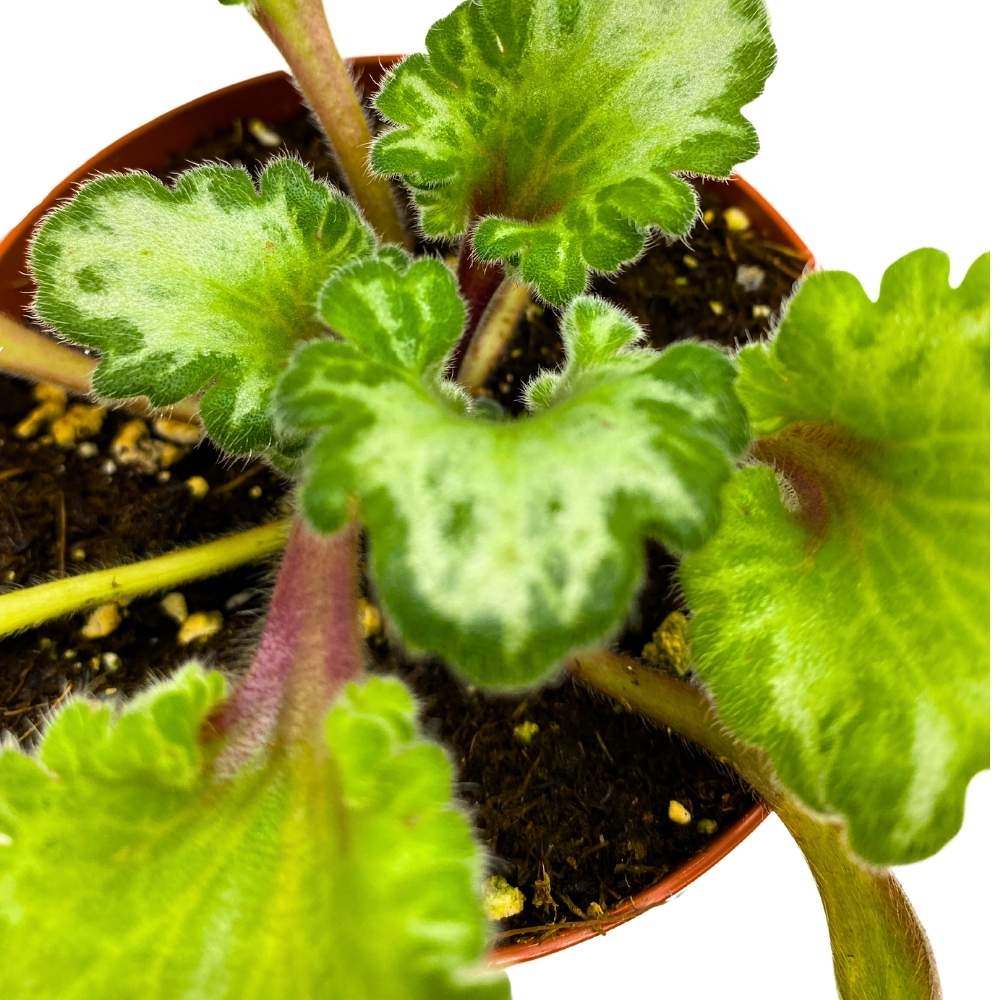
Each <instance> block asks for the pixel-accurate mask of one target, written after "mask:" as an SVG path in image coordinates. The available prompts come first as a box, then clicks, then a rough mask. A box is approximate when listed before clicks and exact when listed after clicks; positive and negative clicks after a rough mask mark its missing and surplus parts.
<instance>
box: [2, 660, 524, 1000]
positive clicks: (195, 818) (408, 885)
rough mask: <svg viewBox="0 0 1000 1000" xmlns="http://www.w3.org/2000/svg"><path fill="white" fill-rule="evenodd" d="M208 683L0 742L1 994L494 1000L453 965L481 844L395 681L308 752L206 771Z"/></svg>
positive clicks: (474, 927)
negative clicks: (18, 745) (22, 745)
mask: <svg viewBox="0 0 1000 1000" xmlns="http://www.w3.org/2000/svg"><path fill="white" fill-rule="evenodd" d="M224 694H225V684H224V681H223V680H222V678H221V675H219V674H215V673H206V672H204V671H203V670H202V669H201V668H200V667H197V666H196V665H189V666H188V667H186V668H184V669H182V670H181V671H180V672H179V673H178V674H177V675H176V676H175V677H174V679H172V680H171V681H169V682H167V683H166V684H164V685H161V686H159V687H157V688H154V689H153V690H152V691H150V692H149V693H147V694H146V695H145V696H143V697H141V698H139V699H137V700H135V701H133V702H132V703H130V704H128V705H126V706H125V708H124V710H122V711H121V712H118V711H115V710H113V709H112V708H111V707H110V706H108V705H98V704H95V703H93V702H89V701H86V700H83V699H80V700H76V701H73V702H71V703H70V704H68V705H67V706H66V707H65V708H63V709H62V710H61V711H60V712H59V714H58V715H57V716H56V718H55V719H54V720H53V721H52V723H51V724H50V725H49V727H48V730H47V731H46V733H45V735H44V737H43V739H42V743H41V745H40V747H39V750H38V753H37V757H36V758H29V757H27V756H25V755H24V754H22V753H20V752H18V751H15V750H9V749H8V750H6V751H4V752H3V753H2V754H0V942H2V951H3V956H4V971H3V983H4V996H5V997H8V998H10V1000H27V998H35V997H59V998H60V1000H72V998H75V997H81V998H91V997H101V998H102V1000H118V998H120V1000H125V998H133V997H156V998H158V1000H171V998H178V1000H179V998H182V997H183V998H186V1000H197V998H205V1000H228V998H232V1000H254V998H260V1000H275V998H289V1000H291V998H295V1000H309V998H320V997H338V998H343V1000H369V998H375V997H377V998H378V1000H394V998H396V1000H421V998H423V1000H444V998H453V1000H458V998H473V997H476V998H482V1000H486V998H489V1000H500V998H505V997H508V996H509V990H508V987H507V984H506V981H505V980H503V979H501V978H498V977H495V976H490V977H483V976H480V975H478V974H473V973H472V972H470V970H471V969H472V968H473V965H474V963H475V962H476V961H477V960H478V958H479V956H480V954H481V952H482V949H483V946H484V944H485V926H484V918H483V916H482V913H481V910H480V903H479V901H478V899H477V894H476V887H477V886H478V884H479V878H480V859H479V854H478V852H477V850H476V848H475V844H474V841H473V838H472V834H471V831H470V824H469V822H468V820H467V818H466V817H465V816H464V815H463V814H462V813H461V812H460V811H458V810H457V809H456V808H455V807H454V806H453V805H452V804H451V766H450V763H449V761H448V758H447V756H446V754H445V753H444V751H443V750H442V749H441V748H440V747H438V746H436V745H435V744H432V743H429V742H426V741H424V740H422V739H420V738H419V736H418V734H417V730H416V721H415V708H414V703H413V699H412V698H411V696H410V694H409V693H408V691H407V690H406V688H405V687H404V686H403V685H402V684H401V683H399V682H398V681H394V680H377V679H372V680H369V681H368V682H367V683H365V684H363V685H351V686H349V687H348V688H347V689H346V690H345V692H344V693H343V694H342V696H341V698H340V700H339V701H338V703H337V704H336V705H335V706H334V707H333V708H332V709H331V711H330V713H329V715H328V716H327V719H326V728H325V740H324V741H323V751H322V752H320V753H317V748H315V747H313V746H291V747H289V746H285V747H283V748H282V747H278V748H277V749H272V750H271V751H270V752H269V753H268V754H267V755H266V756H264V757H263V758H262V759H261V760H259V761H256V762H255V763H254V764H252V765H248V766H246V767H245V768H243V769H241V770H240V771H238V772H237V773H235V774H232V775H229V776H226V777H220V776H218V775H216V774H215V772H214V769H213V766H212V760H211V757H212V754H211V751H210V750H206V749H205V748H204V746H203V744H202V742H201V736H200V733H201V730H202V727H203V724H204V722H205V720H206V718H207V716H208V715H209V713H210V711H211V709H212V708H213V707H215V706H217V705H219V703H220V702H221V700H222V698H223V697H224Z"/></svg>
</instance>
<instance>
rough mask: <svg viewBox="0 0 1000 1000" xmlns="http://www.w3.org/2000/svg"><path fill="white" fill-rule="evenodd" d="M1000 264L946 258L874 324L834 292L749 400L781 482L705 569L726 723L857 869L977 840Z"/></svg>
mask: <svg viewBox="0 0 1000 1000" xmlns="http://www.w3.org/2000/svg"><path fill="white" fill-rule="evenodd" d="M988 309H989V263H988V259H987V258H986V257H984V258H982V259H980V260H979V261H978V262H977V263H976V264H975V265H974V266H973V268H972V269H971V270H970V272H969V274H968V276H967V277H966V279H965V281H964V282H963V283H962V285H961V286H960V287H959V288H957V289H954V290H953V289H951V288H950V287H949V284H948V258H947V257H946V256H945V255H944V254H942V253H940V252H938V251H933V250H921V251H917V252H916V253H913V254H910V255H909V256H907V257H904V258H903V259H902V260H900V261H898V262H897V263H896V264H894V265H893V266H892V267H891V268H889V270H888V271H887V272H886V274H885V277H884V279H883V282H882V289H881V293H880V296H879V299H878V301H877V302H876V303H874V304H873V303H872V302H871V301H869V299H868V298H867V296H866V295H865V293H864V291H863V289H862V288H861V285H860V284H859V283H858V282H857V281H856V280H855V279H854V278H853V277H851V275H849V274H844V273H838V272H829V273H822V274H817V275H814V276H812V277H810V278H809V279H807V281H806V282H805V284H804V285H803V287H802V289H801V291H800V292H799V293H798V295H797V296H796V298H795V299H794V300H793V301H792V302H791V304H790V306H789V308H788V311H787V313H786V314H785V316H784V318H783V320H782V322H781V324H780V325H779V328H778V331H777V333H776V335H775V337H774V339H773V340H772V341H771V342H770V343H768V344H765V345H758V346H754V347H750V348H748V349H746V350H744V351H743V352H742V354H741V355H740V359H739V370H740V374H739V378H738V381H737V390H738V392H739V395H740V397H741V398H742V399H743V401H744V403H745V404H746V406H747V408H748V410H749V413H750V417H751V421H752V426H753V429H754V431H755V432H756V433H757V434H758V435H760V437H759V439H758V441H757V443H756V444H755V445H754V453H755V454H756V455H757V456H758V457H759V458H760V459H761V460H762V461H763V462H766V463H770V465H772V466H774V467H776V468H778V469H779V470H781V473H782V477H781V480H780V481H779V479H778V478H777V477H776V475H775V472H774V471H773V470H772V468H771V467H769V466H768V465H758V466H753V467H750V468H747V469H745V470H744V471H742V472H741V473H739V474H738V475H737V476H736V477H735V478H734V480H733V481H732V482H731V483H730V484H729V486H728V487H727V492H726V502H725V513H724V516H723V522H722V527H721V528H720V530H719V532H718V534H716V535H715V537H714V538H713V539H712V540H711V541H710V542H709V544H708V545H706V546H705V547H704V548H703V549H702V550H701V551H700V552H698V553H695V554H694V555H692V556H690V557H689V558H688V559H687V560H685V562H684V564H683V566H682V580H683V584H684V590H685V593H686V595H687V598H688V601H689V603H690V605H691V607H692V609H693V611H694V620H693V651H694V657H695V662H696V663H697V668H698V671H699V673H700V675H701V676H702V677H703V678H704V680H705V682H706V683H707V685H708V687H709V688H710V690H711V692H712V694H713V695H714V697H715V699H716V701H717V703H718V707H719V711H720V714H721V716H722V719H723V720H724V722H725V723H726V724H727V725H728V726H730V727H731V728H732V730H733V731H734V732H735V733H736V735H738V736H740V737H742V738H744V739H746V740H747V741H748V742H750V743H753V744H756V745H759V746H762V747H764V748H765V749H766V750H767V751H768V753H769V754H770V755H771V756H772V758H773V760H774V763H775V766H776V767H777V770H778V774H779V776H780V777H781V779H782V780H783V781H784V782H785V783H786V784H787V785H788V786H789V788H791V789H792V791H794V792H795V793H796V794H797V795H799V796H800V797H801V798H802V800H803V801H804V802H805V803H806V804H807V805H808V806H810V807H812V808H813V809H816V810H817V811H819V812H821V813H824V814H832V815H836V816H839V817H843V818H844V819H845V820H846V823H847V832H848V836H849V839H850V843H851V845H852V846H853V848H854V849H855V850H856V851H857V853H858V854H860V855H861V856H862V857H864V858H865V859H867V860H869V861H872V862H876V863H880V864H891V863H900V862H906V861H913V860H916V859H919V858H922V857H925V856H927V855H928V854H931V853H933V852H934V851H936V850H937V849H938V848H940V847H941V845H942V844H944V843H945V841H947V840H948V838H949V837H951V836H952V835H953V834H954V833H955V832H956V831H957V830H958V828H959V825H960V824H961V818H962V808H963V802H964V797H965V786H966V784H967V783H968V781H969V779H970V778H971V777H972V775H973V774H975V773H976V771H978V770H980V769H981V768H984V767H986V766H987V756H988V725H989V718H988V712H989V707H988V706H989V694H988V676H987V674H988V667H987V655H988V648H987V647H988V628H989V626H988V620H989V562H988V560H989V555H988V550H989V544H988V543H989V527H988V524H989V425H988V414H989V398H988V391H989V386H988V363H989V317H988Z"/></svg>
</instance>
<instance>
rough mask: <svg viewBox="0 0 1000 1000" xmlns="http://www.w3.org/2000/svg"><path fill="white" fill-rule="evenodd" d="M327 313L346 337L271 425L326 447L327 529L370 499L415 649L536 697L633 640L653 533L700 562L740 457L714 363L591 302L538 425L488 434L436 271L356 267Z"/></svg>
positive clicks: (380, 577)
mask: <svg viewBox="0 0 1000 1000" xmlns="http://www.w3.org/2000/svg"><path fill="white" fill-rule="evenodd" d="M321 309H322V312H323V315H324V318H325V319H326V321H327V323H328V324H329V325H330V327H331V328H332V329H333V330H335V331H336V332H337V333H338V334H340V335H341V337H343V338H344V340H343V341H336V342H335V341H320V342H316V343H313V344H310V345H306V346H305V347H304V348H303V349H301V350H300V351H298V352H297V353H296V355H295V357H294V358H293V360H292V363H291V365H290V367H289V370H288V372H287V373H286V374H285V375H284V376H283V378H282V380H281V382H280V383H279V387H278V392H277V394H276V397H275V398H276V406H277V413H278V417H279V420H280V421H281V423H282V426H283V427H286V428H287V429H288V430H289V431H290V432H293V433H296V434H304V435H309V436H311V437H312V439H313V443H312V446H311V449H310V450H309V452H308V454H307V456H306V458H305V463H304V487H303V493H302V501H303V507H304V510H305V513H306V515H307V516H308V518H309V519H310V520H311V522H312V523H313V525H314V526H315V527H317V528H318V529H319V530H321V531H324V532H332V531H336V530H337V529H338V528H339V527H340V526H341V525H342V524H343V523H344V521H345V519H346V518H347V517H348V516H349V513H350V512H352V511H354V510H355V506H354V505H355V503H357V505H358V507H357V510H358V513H359V516H360V518H361V520H362V522H363V523H364V525H365V527H366V529H367V532H368V537H369V540H370V545H371V550H370V555H371V561H370V566H371V569H372V573H373V577H374V582H375V585H376V587H377V590H378V594H379V599H380V601H381V603H382V605H383V607H384V608H385V609H386V611H387V612H388V614H389V616H390V618H391V619H392V621H393V622H394V623H395V625H396V627H397V628H398V629H399V631H400V632H401V634H402V637H403V638H404V640H405V641H406V642H407V643H408V644H409V645H410V646H412V647H414V648H415V649H417V650H426V651H430V652H434V653H437V654H440V655H441V656H442V657H444V659H445V660H446V661H447V662H448V663H449V664H450V665H451V666H453V667H454V668H455V669H456V670H458V671H460V672H461V673H463V674H465V675H466V676H467V677H469V678H471V679H473V680H475V681H476V682H479V683H482V684H486V685H493V686H500V687H519V686H523V685H525V684H528V683H532V682H535V681H537V680H538V679H539V678H541V677H543V676H545V675H546V674H548V673H550V672H551V671H553V670H555V669H557V668H558V666H559V665H560V664H561V663H562V662H563V660H564V659H565V657H566V655H567V654H569V653H570V652H571V651H572V650H573V649H577V648H581V647H584V646H587V645H590V644H593V643H597V642H599V641H601V640H603V639H604V638H606V637H607V636H608V635H609V634H610V633H611V632H612V631H613V630H614V629H615V628H616V627H617V626H618V625H620V623H621V621H622V620H623V618H624V617H625V615H626V614H627V611H628V607H629V603H630V601H631V600H632V597H633V596H634V594H635V592H636V589H637V587H638V586H639V583H640V581H641V578H642V570H643V564H644V560H643V554H644V547H643V542H644V540H645V539H646V538H656V539H659V540H660V541H662V542H664V543H665V544H666V545H668V546H670V547H671V548H673V549H675V550H687V549H690V548H693V547H695V546H697V545H699V544H700V543H701V542H703V541H704V540H705V539H706V538H707V537H708V536H709V534H710V533H711V531H712V530H713V529H714V527H715V524H716V520H717V516H718V504H719V492H720V489H721V486H722V484H723V483H724V482H725V481H726V479H727V478H728V477H729V475H730V473H731V470H732V466H733V462H734V460H735V458H736V457H737V456H738V455H739V454H740V452H741V451H742V449H743V448H744V446H745V444H746V420H745V415H744V413H743V410H742V408H741V407H740V406H739V404H738V402H737V400H736V397H735V394H734V392H733V388H732V379H733V366H732V363H731V361H730V360H729V358H728V357H727V356H726V355H724V354H723V353H722V352H721V351H719V350H716V349H714V348H712V347H708V346H705V345H699V344H693V343H683V344H678V345H676V346H674V347H671V348H669V349H668V350H666V351H664V352H662V353H660V352H656V351H652V350H648V349H645V348H642V347H641V346H639V341H640V340H641V338H642V332H641V330H640V329H639V327H638V326H637V325H636V324H635V322H634V321H632V320H631V319H630V318H629V317H627V316H626V315H624V314H623V313H621V312H620V311H619V310H617V309H615V308H614V307H613V306H611V305H610V304H608V303H606V302H603V301H601V300H599V299H595V298H581V299H578V300H576V301H575V302H574V303H572V304H571V306H570V307H569V309H568V310H567V311H566V313H565V315H564V320H563V327H562V337H563V341H564V344H565V348H566V354H567V361H566V364H565V366H564V367H563V369H562V370H561V371H559V372H548V373H545V374H542V375H540V376H539V377H538V378H537V379H536V380H535V381H534V382H533V383H532V384H531V385H529V386H528V387H527V388H526V395H527V401H528V403H529V408H530V410H531V413H530V415H529V416H527V417H524V418H521V419H516V420H513V419H503V418H501V419H490V418H489V417H488V416H486V415H484V414H483V412H482V411H481V410H477V409H475V408H474V407H473V406H472V405H471V403H470V401H469V399H468V398H467V397H466V396H465V395H464V394H463V393H462V392H461V391H460V390H458V388H457V387H456V386H455V385H454V383H450V382H447V381H444V380H442V376H441V372H442V369H443V366H444V364H445V362H446V361H447V358H448V356H449V354H450V350H451V346H452V344H454V342H455V339H456V337H457V336H458V335H459V334H460V333H461V330H462V323H463V318H464V309H463V307H462V303H461V300H460V298H459V296H458V291H457V288H456V285H455V278H454V276H453V275H452V273H451V272H450V271H449V270H448V269H447V268H446V267H444V265H443V264H441V263H440V262H438V261H434V260H430V259H424V260H420V261H417V262H415V263H408V262H406V260H405V258H403V257H399V258H398V259H396V260H388V259H386V260H381V261H368V262H360V263H358V264H356V265H350V266H348V267H347V268H344V269H343V270H341V271H340V272H338V273H337V275H335V276H334V277H333V279H331V282H330V284H329V285H328V286H327V288H326V290H325V291H324V293H323V298H322V305H321Z"/></svg>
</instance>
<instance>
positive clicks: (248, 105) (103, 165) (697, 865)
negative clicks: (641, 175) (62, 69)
mask: <svg viewBox="0 0 1000 1000" xmlns="http://www.w3.org/2000/svg"><path fill="white" fill-rule="evenodd" d="M398 58H399V57H398V56H383V57H377V56H372V57H369V58H365V59H358V60H355V61H354V68H355V71H356V72H357V74H358V79H359V81H360V84H361V86H362V87H363V88H364V90H365V92H366V93H369V94H370V93H371V92H372V91H373V90H374V89H375V87H376V85H377V83H378V81H379V79H380V78H381V76H382V73H383V70H384V68H385V67H387V66H391V65H392V64H393V63H394V62H396V61H397V59H398ZM300 109H301V103H300V100H299V95H298V92H297V91H296V90H295V87H294V86H293V85H292V82H291V80H290V79H289V77H288V76H287V75H286V74H285V73H270V74H268V75H266V76H259V77H255V78H254V79H252V80H246V81H244V82H243V83H237V84H234V85H233V86H231V87H226V88H224V89H223V90H217V91H215V93H212V94H207V95H206V96H204V97H201V98H199V99H198V100H195V101H192V102H190V103H189V104H185V105H182V106H181V107H179V108H175V109H174V110H173V111H168V112H167V113H166V114H165V115H161V116H160V117H159V118H156V119H154V120H153V121H151V122H149V123H147V124H146V125H143V126H142V127H141V128H138V129H136V130H135V131H134V132H130V133H129V134H128V135H126V136H124V137H123V138H121V139H119V140H118V141H117V142H115V143H112V144H111V145H110V146H108V147H107V148H106V149H104V150H102V151H101V152H100V153H98V154H97V155H96V156H94V157H92V158H91V159H89V160H88V161H87V162H86V163H84V164H83V166H81V167H80V168H79V169H77V170H75V171H74V172H73V173H72V174H70V176H69V177H67V178H66V179H65V180H63V181H61V182H60V183H59V184H58V185H57V186H56V187H55V188H54V189H53V190H52V192H51V193H50V194H49V195H48V197H47V198H46V199H45V200H44V201H43V202H42V203H41V204H40V205H38V206H37V207H36V208H34V209H32V210H31V211H30V212H29V213H28V214H27V215H26V216H25V218H24V219H23V220H22V221H21V222H20V224H19V225H17V226H15V227H14V229H13V230H12V231H11V232H10V233H9V234H8V235H7V237H6V238H5V239H4V241H3V243H0V311H3V312H6V313H9V314H11V315H13V316H19V315H22V314H26V312H27V309H28V307H29V305H30V302H31V296H32V287H31V282H30V280H29V278H28V277H27V276H26V274H27V264H26V251H27V246H28V240H29V239H30V236H31V233H32V231H33V229H34V227H35V225H36V223H37V222H38V221H39V219H41V217H42V216H43V215H44V214H45V213H46V212H47V211H48V210H49V209H50V208H52V206H53V205H55V204H56V202H58V201H59V200H60V199H62V198H65V197H66V196H67V195H69V194H70V193H71V192H72V191H73V189H74V187H75V185H77V184H78V183H79V182H80V181H83V180H85V179H86V178H88V177H90V176H92V175H94V174H97V173H103V172H106V171H109V170H127V169H143V170H151V171H158V170H163V169H164V168H165V167H166V166H167V165H168V164H169V163H170V162H171V161H172V160H174V158H175V157H176V156H177V155H178V154H183V153H184V152H185V151H186V150H187V149H190V148H191V146H193V145H194V144H195V143H196V142H197V141H198V140H199V139H201V138H202V137H204V136H205V135H206V134H208V133H211V132H213V131H216V130H219V129H224V128H226V127H227V126H228V125H229V124H230V123H231V122H233V120H234V119H236V118H249V117H259V118H263V119H264V120H266V121H273V122H282V121H287V120H289V119H291V118H293V117H295V116H296V115H297V114H298V113H299V111H300ZM710 183H711V184H712V186H713V187H716V188H717V189H718V191H719V193H720V195H721V196H722V198H723V200H724V201H725V202H728V203H729V204H730V205H732V206H737V207H739V208H741V209H743V211H744V212H746V214H747V216H748V217H749V218H750V220H751V221H752V222H753V224H754V226H755V227H756V228H757V230H758V231H759V232H761V233H763V234H764V235H765V236H767V237H770V238H772V239H774V240H776V241H778V242H780V243H784V244H785V245H786V246H790V247H792V248H794V249H796V250H798V251H799V252H801V253H802V254H803V255H804V256H805V257H810V258H811V255H810V253H809V250H808V248H807V247H806V245H805V244H804V243H803V242H802V240H801V239H799V237H798V236H797V235H796V233H795V232H794V230H792V228H791V227H790V226H789V225H788V223H787V222H785V220H784V219H783V218H782V217H781V216H780V215H779V214H778V213H777V212H776V211H775V210H774V209H773V208H772V207H771V205H770V204H768V202H767V201H765V200H764V198H762V197H761V196H760V195H759V194H758V193H757V192H756V191H755V190H754V189H753V188H752V187H751V186H750V185H749V184H747V183H746V181H744V180H741V179H740V178H738V177H737V178H734V179H733V180H732V181H730V182H728V183H725V184H722V183H716V182H710ZM766 815H767V810H766V808H765V807H764V806H761V805H758V806H754V807H753V808H751V809H749V810H748V811H747V812H746V813H745V814H744V815H743V816H742V817H740V819H739V820H737V821H736V823H734V824H733V825H732V826H731V827H729V829H727V830H726V831H725V832H723V833H721V834H720V835H719V836H717V837H715V838H714V839H713V840H712V841H711V842H710V843H709V844H708V845H707V846H706V847H705V848H704V849H703V850H701V851H700V852H699V853H698V854H696V855H695V856H694V857H693V858H691V859H690V860H689V861H687V862H686V863H685V864H683V865H681V866H680V867H679V868H677V869H676V870H675V871H673V872H671V873H670V874H669V875H667V876H666V877H665V878H663V879H661V880H660V881H659V882H657V883H656V884H655V885H653V886H651V887H650V888H648V889H646V890H645V891H644V892H641V893H638V894H637V895H636V896H634V897H632V898H631V899H628V900H626V901H624V902H622V903H620V904H619V905H618V906H616V907H615V908H614V909H612V910H611V911H609V913H608V914H607V916H606V917H605V918H603V919H602V920H601V921H600V924H599V925H593V924H586V925H582V926H578V927H574V926H573V925H569V926H567V927H566V928H565V929H562V930H558V931H555V932H554V933H553V934H552V935H551V936H549V937H546V938H545V939H544V940H540V941H538V942H535V943H530V944H512V945H504V946H502V947H499V948H497V949H496V950H495V951H494V953H493V962H494V963H495V964H496V965H512V964H514V963H516V962H526V961H529V960H531V959H535V958H541V957H542V956H543V955H551V954H552V953H553V952H557V951H562V949H564V948H568V947H570V946H571V945H574V944H578V943H579V942H581V941H586V940H587V939H588V938H592V937H595V936H597V935H598V934H604V933H606V932H607V931H608V930H611V929H612V928H614V927H617V926H619V925H620V924H623V923H625V921H627V920H631V919H632V918H633V917H636V916H638V915H639V914H640V913H644V912H645V911H646V910H649V909H651V908H652V907H654V906H658V905H659V904H660V903H663V902H666V900H668V899H669V898H670V897H671V896H675V895H676V894H677V893H679V892H680V891H681V890H682V889H685V888H686V887H687V886H689V885H690V884H691V883H692V882H693V881H694V880H695V879H696V878H698V876H699V875H701V874H702V873H703V872H706V871H707V870H708V869H709V868H711V867H712V866H713V865H714V864H716V862H718V861H719V860H721V859H722V858H723V857H725V856H726V855H727V854H728V853H729V852H730V851H731V850H732V849H733V848H734V847H736V845H737V844H739V843H740V842H741V841H743V840H744V839H746V837H747V836H749V834H750V833H751V832H752V831H753V830H754V829H756V827H757V826H759V825H760V823H761V822H762V821H763V819H764V817H765V816H766Z"/></svg>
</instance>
